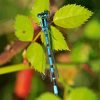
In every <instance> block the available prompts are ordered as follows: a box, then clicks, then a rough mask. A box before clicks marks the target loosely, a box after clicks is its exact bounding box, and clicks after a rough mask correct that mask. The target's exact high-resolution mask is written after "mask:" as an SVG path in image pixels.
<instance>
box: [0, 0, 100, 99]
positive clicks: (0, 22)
mask: <svg viewBox="0 0 100 100" xmlns="http://www.w3.org/2000/svg"><path fill="white" fill-rule="evenodd" d="M33 1H34V0H17V1H16V0H0V53H2V52H3V51H4V49H5V47H6V45H7V44H9V43H11V42H12V41H14V40H16V37H15V35H14V30H13V24H10V22H12V23H13V21H14V19H15V16H16V15H17V14H24V15H29V8H31V6H32V5H31V3H32V2H33ZM60 2H61V4H62V5H61V4H59V3H60ZM56 3H57V4H58V6H59V5H60V6H63V5H65V4H80V5H82V6H85V7H87V8H88V9H89V10H92V11H93V12H94V15H93V17H92V18H91V20H89V22H87V23H86V24H85V25H83V26H82V27H80V28H78V29H67V30H66V29H62V28H59V29H60V30H61V31H62V32H64V34H63V35H64V36H66V37H67V38H66V40H67V41H69V44H68V45H69V46H70V49H71V51H70V52H69V51H67V54H68V55H69V56H70V59H71V61H72V62H73V63H71V64H70V65H71V66H73V67H75V68H77V69H79V73H78V74H77V76H76V77H75V79H71V78H70V79H69V78H67V82H66V84H67V85H69V86H71V85H72V84H69V83H68V82H69V80H71V81H73V83H74V85H73V87H75V88H78V89H76V90H74V88H73V87H72V88H73V89H72V90H71V89H70V88H71V87H70V88H69V90H70V91H72V92H71V94H70V95H67V94H66V93H65V96H63V95H62V94H63V92H62V91H63V89H62V88H61V91H60V97H61V98H62V97H64V98H65V100H66V98H69V100H70V98H71V99H72V100H77V98H75V96H76V95H77V97H78V96H79V95H78V94H77V91H78V93H80V95H82V96H83V97H82V96H81V97H82V99H83V98H84V99H83V100H85V99H87V98H88V100H92V99H93V100H97V98H98V100H99V98H100V30H99V29H100V13H99V12H100V1H99V0H88V1H86V0H56ZM9 25H10V28H12V30H11V31H9V30H10V29H9V27H8V26H9ZM3 27H4V29H3ZM66 33H67V34H66ZM61 54H63V56H65V55H66V53H65V52H56V53H55V55H56V56H57V57H58V59H60V55H61ZM56 60H57V59H56ZM57 61H58V60H57ZM63 61H65V63H66V60H65V58H63ZM21 62H22V54H21V53H20V54H18V55H16V56H15V57H14V58H13V59H12V60H11V61H10V62H9V63H7V64H6V65H12V64H17V63H21ZM83 63H86V64H88V66H89V67H90V68H91V69H92V71H93V72H92V75H91V74H90V73H89V72H88V71H86V70H85V69H84V66H82V65H80V64H83ZM61 67H62V66H61ZM61 67H60V68H61ZM68 68H70V66H69V65H64V67H62V69H63V70H64V73H68V72H67V71H66V69H68ZM58 70H59V68H58ZM16 73H17V72H14V73H10V74H5V75H1V76H0V100H6V99H8V100H13V99H12V97H13V89H14V83H15V76H16ZM72 73H73V71H72ZM71 75H72V74H69V76H66V77H70V76H71ZM65 79H66V78H65ZM48 80H49V78H47V80H46V79H45V81H43V80H42V79H41V77H40V74H39V75H38V73H37V74H36V77H35V78H33V79H32V89H31V92H30V95H29V97H28V100H35V99H36V98H37V100H42V99H43V100H45V99H44V98H45V96H46V97H48V96H50V97H51V100H53V99H54V98H55V99H54V100H56V99H57V100H60V98H56V97H55V96H54V95H53V94H50V93H47V94H46V93H44V91H45V92H46V91H48V87H49V90H51V88H52V87H51V86H50V82H48ZM61 82H62V84H63V81H61ZM67 85H66V86H65V85H63V87H66V88H67V89H68V87H67ZM34 87H35V88H34ZM79 87H82V88H79ZM83 87H85V88H83ZM67 89H66V91H67ZM88 89H89V90H88ZM81 91H82V92H81ZM43 93H44V94H43ZM81 93H83V94H84V95H85V96H84V95H83V94H81ZM40 94H42V95H41V96H40ZM86 95H87V96H86ZM91 95H92V96H93V97H92V99H91ZM86 97H87V98H86ZM52 98H53V99H52ZM73 98H74V99H73ZM78 98H79V97H78ZM82 99H80V100H82ZM78 100H79V99H78Z"/></svg>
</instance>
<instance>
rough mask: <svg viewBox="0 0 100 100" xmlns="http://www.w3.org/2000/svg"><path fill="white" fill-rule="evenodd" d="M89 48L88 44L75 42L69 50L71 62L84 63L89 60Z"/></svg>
mask: <svg viewBox="0 0 100 100" xmlns="http://www.w3.org/2000/svg"><path fill="white" fill-rule="evenodd" d="M90 51H91V48H90V46H89V45H88V44H83V43H77V44H76V45H75V46H74V47H73V50H72V52H71V58H72V61H73V62H77V63H85V62H87V61H88V60H89V54H90Z"/></svg>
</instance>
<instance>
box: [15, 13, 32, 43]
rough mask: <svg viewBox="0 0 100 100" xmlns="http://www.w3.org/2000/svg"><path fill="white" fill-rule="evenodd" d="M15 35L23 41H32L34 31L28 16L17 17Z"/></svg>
mask: <svg viewBox="0 0 100 100" xmlns="http://www.w3.org/2000/svg"><path fill="white" fill-rule="evenodd" d="M15 35H16V37H17V38H18V39H19V40H21V41H32V39H33V35H34V29H33V27H32V23H31V21H30V19H29V18H28V17H27V16H23V15H17V17H16V21H15Z"/></svg>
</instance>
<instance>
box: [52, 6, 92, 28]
mask: <svg viewBox="0 0 100 100" xmlns="http://www.w3.org/2000/svg"><path fill="white" fill-rule="evenodd" d="M92 14H93V13H92V12H91V11H89V10H88V9H86V8H84V7H82V6H80V5H76V4H70V5H67V6H64V7H62V8H61V9H59V10H58V11H57V12H56V13H55V16H54V19H53V22H54V23H55V24H56V25H58V26H60V27H63V28H76V27H79V26H80V25H82V24H84V23H85V22H86V21H87V19H88V18H89V17H90V16H91V15H92Z"/></svg>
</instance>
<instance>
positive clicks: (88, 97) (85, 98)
mask: <svg viewBox="0 0 100 100" xmlns="http://www.w3.org/2000/svg"><path fill="white" fill-rule="evenodd" d="M67 100H97V96H96V95H95V94H94V93H93V92H92V91H91V90H89V89H88V88H85V87H80V88H76V89H75V90H73V91H72V92H71V93H70V94H69V96H68V99H67Z"/></svg>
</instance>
